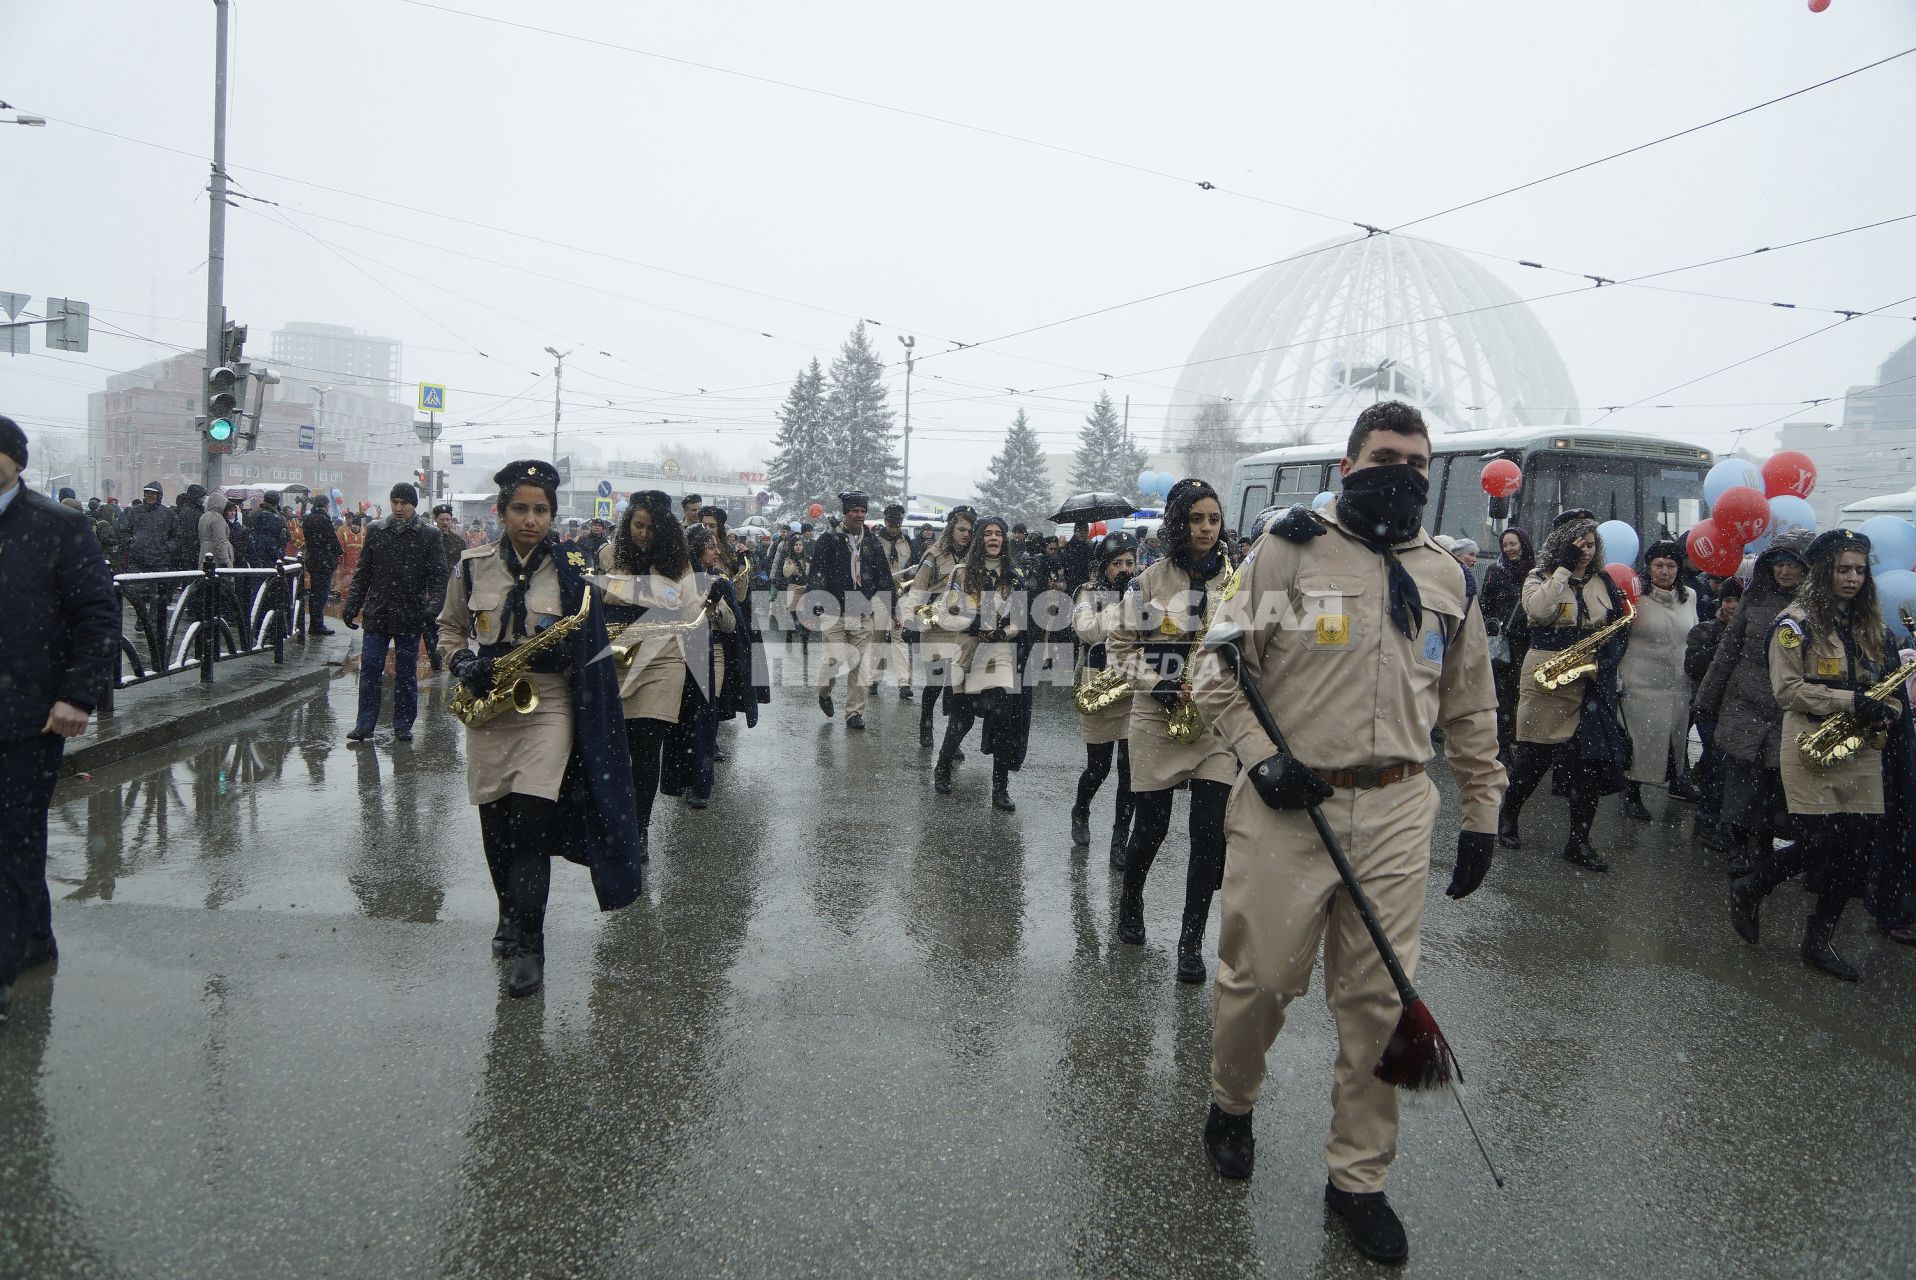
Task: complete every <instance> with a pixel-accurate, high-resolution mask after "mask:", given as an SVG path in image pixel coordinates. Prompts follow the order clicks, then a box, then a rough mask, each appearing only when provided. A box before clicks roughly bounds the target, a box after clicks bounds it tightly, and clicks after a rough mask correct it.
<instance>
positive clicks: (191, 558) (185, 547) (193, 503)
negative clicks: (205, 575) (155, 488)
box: [168, 484, 206, 569]
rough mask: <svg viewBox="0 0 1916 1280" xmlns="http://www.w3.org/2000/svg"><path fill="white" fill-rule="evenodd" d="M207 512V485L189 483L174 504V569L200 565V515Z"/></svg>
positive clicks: (172, 565) (170, 566)
mask: <svg viewBox="0 0 1916 1280" xmlns="http://www.w3.org/2000/svg"><path fill="white" fill-rule="evenodd" d="M205 514H206V486H205V485H198V484H189V485H187V486H186V492H185V493H182V494H181V495H180V498H179V501H178V502H176V503H174V504H173V563H172V564H171V565H169V566H168V567H169V568H172V569H197V568H199V567H200V517H201V516H203V515H205Z"/></svg>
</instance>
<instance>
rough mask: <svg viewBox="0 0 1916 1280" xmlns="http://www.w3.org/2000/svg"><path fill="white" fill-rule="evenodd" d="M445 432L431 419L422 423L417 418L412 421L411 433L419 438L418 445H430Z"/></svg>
mask: <svg viewBox="0 0 1916 1280" xmlns="http://www.w3.org/2000/svg"><path fill="white" fill-rule="evenodd" d="M445 432H446V429H445V428H444V427H442V426H440V425H439V424H438V423H437V422H435V421H433V420H432V419H431V418H428V419H426V420H425V421H424V422H421V421H419V419H417V418H414V419H413V423H412V433H413V434H414V435H416V436H418V437H419V443H421V444H431V443H432V442H433V441H435V440H437V439H438V438H439V437H440V436H442V435H444V434H445Z"/></svg>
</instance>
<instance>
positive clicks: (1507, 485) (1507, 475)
mask: <svg viewBox="0 0 1916 1280" xmlns="http://www.w3.org/2000/svg"><path fill="white" fill-rule="evenodd" d="M1477 483H1478V484H1480V485H1482V486H1483V488H1484V492H1485V493H1487V494H1489V495H1490V496H1491V497H1493V498H1508V497H1509V496H1510V495H1511V494H1513V493H1515V492H1517V490H1519V489H1521V488H1523V468H1521V467H1519V466H1518V465H1517V464H1516V463H1514V462H1512V461H1511V460H1510V459H1508V458H1498V459H1496V460H1495V461H1492V462H1486V463H1485V464H1484V473H1483V475H1481V476H1479V477H1478V478H1477Z"/></svg>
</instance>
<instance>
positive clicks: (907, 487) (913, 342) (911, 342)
mask: <svg viewBox="0 0 1916 1280" xmlns="http://www.w3.org/2000/svg"><path fill="white" fill-rule="evenodd" d="M898 341H899V342H900V343H902V344H903V345H904V348H905V474H904V476H903V478H902V479H901V480H900V481H899V489H900V492H899V494H898V500H899V501H900V502H902V503H904V504H905V509H906V511H907V512H909V511H910V510H911V370H912V365H913V363H914V362H915V358H914V357H913V355H912V348H913V347H915V346H917V345H918V339H917V338H915V337H913V336H912V335H911V334H905V335H903V336H901V337H900V338H899V339H898Z"/></svg>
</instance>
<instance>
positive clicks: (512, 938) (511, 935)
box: [492, 906, 519, 960]
mask: <svg viewBox="0 0 1916 1280" xmlns="http://www.w3.org/2000/svg"><path fill="white" fill-rule="evenodd" d="M518 941H519V930H518V929H517V928H516V927H515V926H514V925H513V923H512V917H511V916H508V915H507V914H506V909H505V907H503V906H501V907H500V908H499V927H498V928H497V929H495V930H493V933H492V955H493V958H494V959H495V960H506V959H509V958H511V956H512V949H513V945H514V944H515V943H517V942H518Z"/></svg>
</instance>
